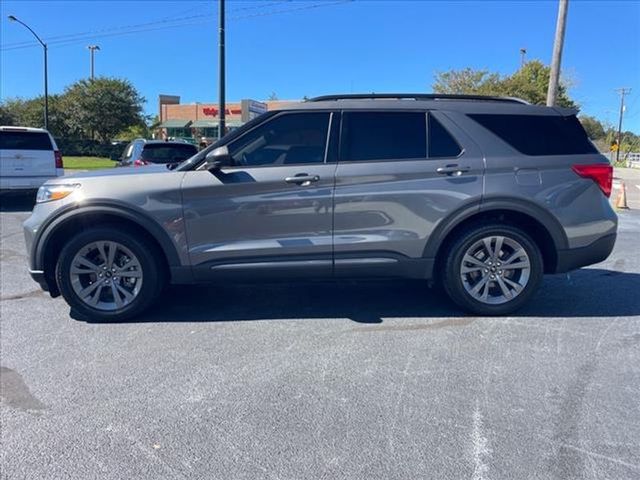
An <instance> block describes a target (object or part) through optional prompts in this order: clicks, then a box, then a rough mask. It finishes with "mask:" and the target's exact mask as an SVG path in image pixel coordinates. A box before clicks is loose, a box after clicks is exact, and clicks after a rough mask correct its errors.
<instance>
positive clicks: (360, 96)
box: [307, 93, 529, 105]
mask: <svg viewBox="0 0 640 480" xmlns="http://www.w3.org/2000/svg"><path fill="white" fill-rule="evenodd" d="M365 99H369V100H376V99H387V100H389V99H391V100H404V99H408V100H474V101H488V102H508V103H521V104H524V105H529V102H527V101H526V100H522V99H521V98H514V97H493V96H488V95H462V94H451V93H347V94H343V95H322V96H320V97H313V98H310V99H308V100H307V102H324V101H330V100H365Z"/></svg>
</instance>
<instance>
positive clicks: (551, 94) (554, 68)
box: [547, 0, 569, 107]
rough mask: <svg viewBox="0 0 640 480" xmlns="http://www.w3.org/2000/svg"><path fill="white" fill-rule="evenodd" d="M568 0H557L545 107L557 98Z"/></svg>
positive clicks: (554, 102)
mask: <svg viewBox="0 0 640 480" xmlns="http://www.w3.org/2000/svg"><path fill="white" fill-rule="evenodd" d="M568 9H569V0H559V3H558V22H557V23H556V38H555V40H554V42H553V57H552V59H551V74H550V75H549V90H548V91H547V107H553V106H554V105H555V104H556V99H557V98H558V84H559V83H560V63H561V62H562V47H563V46H564V31H565V28H566V26H567V10H568Z"/></svg>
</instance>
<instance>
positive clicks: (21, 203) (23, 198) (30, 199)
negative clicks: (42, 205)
mask: <svg viewBox="0 0 640 480" xmlns="http://www.w3.org/2000/svg"><path fill="white" fill-rule="evenodd" d="M35 204H36V192H35V191H33V192H28V193H25V192H2V193H0V212H26V213H29V212H31V210H33V206H34V205H35Z"/></svg>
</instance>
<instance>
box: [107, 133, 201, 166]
mask: <svg viewBox="0 0 640 480" xmlns="http://www.w3.org/2000/svg"><path fill="white" fill-rule="evenodd" d="M196 153H198V148H197V147H196V146H195V145H192V144H190V143H187V142H183V141H174V142H165V141H163V140H145V139H137V140H134V141H133V142H131V143H130V144H129V145H127V147H126V148H125V149H124V152H123V153H122V157H121V158H120V161H119V163H118V166H119V167H143V166H145V165H151V164H154V163H162V164H169V165H177V164H178V163H182V162H184V161H185V160H186V159H187V158H189V157H192V156H193V155H195V154H196Z"/></svg>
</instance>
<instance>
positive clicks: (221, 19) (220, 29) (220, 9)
mask: <svg viewBox="0 0 640 480" xmlns="http://www.w3.org/2000/svg"><path fill="white" fill-rule="evenodd" d="M218 5H219V6H218V14H219V26H218V50H219V56H220V58H219V60H218V61H219V67H218V70H219V71H218V73H219V75H220V77H219V79H218V81H219V96H220V99H219V102H218V103H219V105H218V107H219V108H220V116H219V117H218V118H219V123H218V138H219V139H220V138H222V137H223V136H224V132H225V110H226V106H225V101H224V100H225V99H224V96H225V92H224V89H225V88H224V87H225V82H224V77H225V75H224V0H218Z"/></svg>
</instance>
